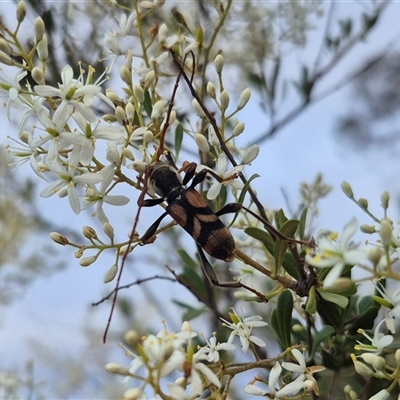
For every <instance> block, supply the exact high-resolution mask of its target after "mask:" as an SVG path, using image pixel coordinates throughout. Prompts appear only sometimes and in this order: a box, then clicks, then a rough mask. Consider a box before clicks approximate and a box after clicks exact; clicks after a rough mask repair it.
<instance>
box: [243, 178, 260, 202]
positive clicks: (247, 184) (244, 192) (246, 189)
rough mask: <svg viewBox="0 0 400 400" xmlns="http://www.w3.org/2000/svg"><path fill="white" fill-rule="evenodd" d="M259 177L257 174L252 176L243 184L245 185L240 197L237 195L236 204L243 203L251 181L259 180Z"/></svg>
mask: <svg viewBox="0 0 400 400" xmlns="http://www.w3.org/2000/svg"><path fill="white" fill-rule="evenodd" d="M259 177H260V175H258V174H253V175H252V176H251V177H250V178H249V179H248V180H247V182H246V183H245V185H244V186H243V188H242V190H241V192H240V195H239V199H238V203H240V204H243V202H244V197H245V196H246V193H247V192H248V190H249V188H250V183H251V181H252V180H254V179H256V178H259Z"/></svg>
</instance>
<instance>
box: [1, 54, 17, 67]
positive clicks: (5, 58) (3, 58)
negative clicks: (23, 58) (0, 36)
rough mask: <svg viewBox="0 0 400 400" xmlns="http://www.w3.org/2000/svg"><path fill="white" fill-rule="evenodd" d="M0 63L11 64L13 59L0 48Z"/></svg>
mask: <svg viewBox="0 0 400 400" xmlns="http://www.w3.org/2000/svg"><path fill="white" fill-rule="evenodd" d="M0 63H1V64H5V65H13V64H14V62H13V59H12V58H11V57H10V56H9V55H8V54H6V53H4V51H2V50H0Z"/></svg>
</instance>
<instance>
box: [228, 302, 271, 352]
mask: <svg viewBox="0 0 400 400" xmlns="http://www.w3.org/2000/svg"><path fill="white" fill-rule="evenodd" d="M229 315H230V317H231V319H232V321H233V322H228V321H226V320H224V319H222V318H221V319H222V321H223V322H224V324H223V325H224V326H226V327H228V328H229V329H232V332H231V335H230V336H229V339H228V343H232V341H233V339H234V338H235V336H236V335H238V336H239V339H240V343H241V345H242V350H243V353H247V351H248V349H249V346H250V342H252V343H254V344H255V345H257V346H260V347H264V346H266V344H265V343H264V341H263V340H261V339H260V338H258V337H257V336H254V335H252V334H251V333H252V330H253V328H258V327H262V326H266V325H268V324H267V323H266V322H264V321H262V318H261V317H260V316H259V315H254V316H252V317H246V318H241V317H239V315H238V314H237V313H236V311H235V310H233V313H229Z"/></svg>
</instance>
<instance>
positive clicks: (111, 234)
mask: <svg viewBox="0 0 400 400" xmlns="http://www.w3.org/2000/svg"><path fill="white" fill-rule="evenodd" d="M103 232H104V233H105V234H106V235H107V236H108V237H109V238H110V239H112V238H113V237H114V228H113V227H112V225H111V224H110V223H109V222H104V224H103Z"/></svg>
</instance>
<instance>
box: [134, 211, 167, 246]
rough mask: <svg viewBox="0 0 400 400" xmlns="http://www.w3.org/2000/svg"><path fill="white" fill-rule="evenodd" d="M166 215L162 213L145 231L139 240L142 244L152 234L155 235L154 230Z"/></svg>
mask: <svg viewBox="0 0 400 400" xmlns="http://www.w3.org/2000/svg"><path fill="white" fill-rule="evenodd" d="M166 215H168V213H167V212H165V213H163V214H162V215H161V217H160V218H158V219H157V220H156V221H155V222H154V223H153V224H152V225H151V226H150V228H149V229H147V231H146V232H145V234H144V235H143V236H142V237H141V238H140V240H141V242H142V243H146V242H147V241H148V240H149V239H150V238H151V237H152V236H154V234H155V233H156V230H157V228H158V226H159V225H160V223H161V221H162V220H163V219H164V217H165V216H166Z"/></svg>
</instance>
